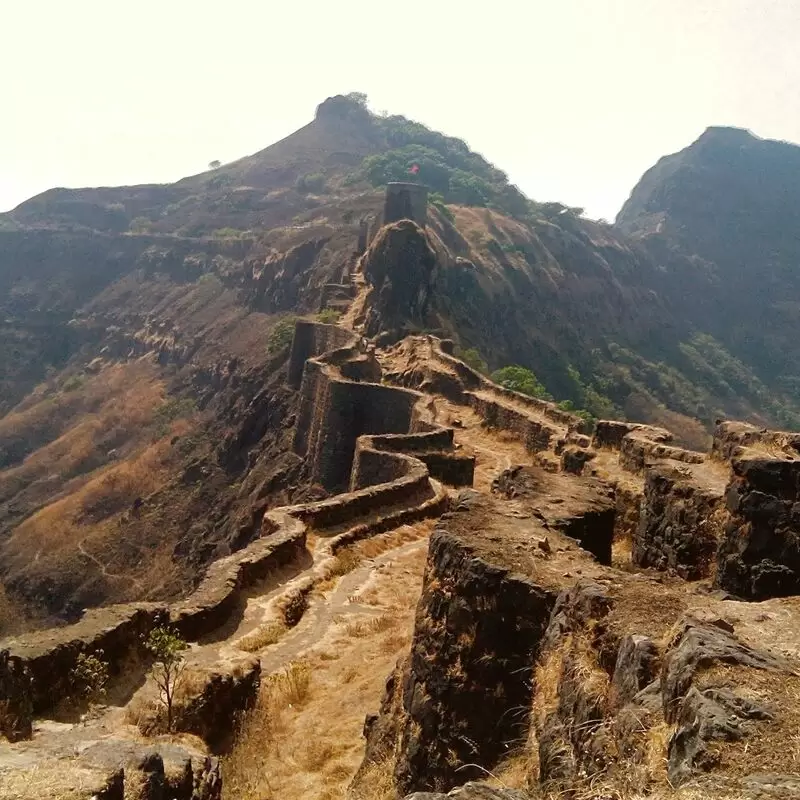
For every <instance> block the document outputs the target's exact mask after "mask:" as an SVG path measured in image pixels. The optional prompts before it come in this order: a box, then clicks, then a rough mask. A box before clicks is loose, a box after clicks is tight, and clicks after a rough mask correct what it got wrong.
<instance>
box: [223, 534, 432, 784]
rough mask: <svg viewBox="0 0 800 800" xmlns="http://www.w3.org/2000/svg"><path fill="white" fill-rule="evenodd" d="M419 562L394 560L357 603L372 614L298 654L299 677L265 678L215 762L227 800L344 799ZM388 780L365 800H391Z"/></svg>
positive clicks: (418, 555) (401, 648) (398, 646)
mask: <svg viewBox="0 0 800 800" xmlns="http://www.w3.org/2000/svg"><path fill="white" fill-rule="evenodd" d="M424 558H425V549H424V548H419V549H418V550H415V551H413V552H412V553H407V554H406V555H404V556H401V557H398V559H397V560H396V561H394V562H392V564H391V566H390V567H389V568H387V569H385V570H382V571H381V572H380V573H376V574H374V575H373V577H372V579H371V581H370V584H369V587H368V588H367V589H365V590H364V591H359V592H358V596H359V598H360V599H361V601H363V602H366V597H369V602H370V603H372V604H374V605H376V606H378V607H380V608H381V610H382V612H383V613H382V614H381V615H380V616H378V617H375V618H374V619H370V620H363V621H362V620H358V621H351V620H348V619H347V617H344V618H343V619H342V621H341V624H338V625H334V626H333V627H332V628H331V629H330V630H329V631H328V633H327V635H326V636H325V638H324V639H323V641H321V642H320V643H318V645H317V646H316V647H315V648H314V649H313V650H312V651H311V652H309V653H307V654H306V656H305V657H304V660H303V664H305V665H306V669H307V672H305V673H295V674H293V676H292V677H291V678H287V677H285V676H277V677H273V678H271V679H269V680H266V681H265V682H264V686H263V687H262V691H261V694H260V697H259V702H258V705H257V708H256V709H255V710H254V711H253V712H252V713H251V714H250V715H249V716H248V718H247V719H246V720H245V723H244V725H243V728H242V731H241V735H240V737H239V740H238V742H237V745H236V747H235V748H234V751H233V752H232V753H231V754H230V756H229V757H227V758H226V759H225V761H224V763H223V778H224V797H225V798H227V800H234V798H235V800H272V798H276V800H277V798H280V800H300V798H303V799H305V798H308V797H314V798H322V800H325V798H328V800H334V798H335V799H336V800H340V798H342V797H344V796H345V793H346V788H347V785H348V784H349V782H350V780H351V779H352V777H353V775H354V774H355V772H356V770H357V768H358V766H359V764H360V762H361V758H362V757H363V752H364V742H363V737H362V728H363V724H364V716H365V715H366V714H367V713H368V712H371V711H375V710H376V709H377V708H378V706H379V704H380V700H381V697H382V694H383V689H384V682H385V680H386V676H387V675H388V674H389V673H390V672H391V670H392V669H393V668H394V665H395V663H396V661H397V658H398V657H399V656H400V655H401V654H402V653H403V652H405V650H406V649H407V648H408V645H409V642H410V637H411V632H412V628H413V615H414V607H415V605H416V602H417V599H418V587H419V585H420V581H419V579H420V577H421V574H422V569H423V565H424ZM409 585H413V586H414V590H413V591H409ZM304 677H307V679H308V682H307V684H305V685H303V684H302V680H303V678H304ZM298 680H299V681H300V684H299V685H298ZM377 777H378V776H377V775H376V779H377ZM387 781H388V777H387V776H383V777H381V779H380V784H381V785H382V786H384V789H385V790H386V793H385V795H382V794H380V792H382V791H383V790H382V789H380V787H379V786H378V785H375V788H374V791H372V792H371V800H376V799H377V798H379V797H381V796H386V797H387V798H388V797H389V796H390V794H389V792H390V789H391V786H390V781H388V782H387Z"/></svg>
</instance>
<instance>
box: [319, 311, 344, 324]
mask: <svg viewBox="0 0 800 800" xmlns="http://www.w3.org/2000/svg"><path fill="white" fill-rule="evenodd" d="M341 316H342V315H341V314H340V313H339V312H338V311H337V310H336V309H335V308H324V309H323V310H322V311H320V312H319V314H317V322H324V323H325V324H326V325H335V324H336V323H337V322H338V321H339V317H341Z"/></svg>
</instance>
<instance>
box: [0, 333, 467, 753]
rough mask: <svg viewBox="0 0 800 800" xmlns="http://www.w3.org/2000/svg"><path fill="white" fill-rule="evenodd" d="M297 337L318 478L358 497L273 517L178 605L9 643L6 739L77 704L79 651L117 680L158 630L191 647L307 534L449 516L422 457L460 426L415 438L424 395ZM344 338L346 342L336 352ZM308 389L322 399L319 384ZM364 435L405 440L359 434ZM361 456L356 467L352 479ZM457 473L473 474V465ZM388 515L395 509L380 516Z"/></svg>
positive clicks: (133, 610) (331, 338) (332, 340)
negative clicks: (372, 377)
mask: <svg viewBox="0 0 800 800" xmlns="http://www.w3.org/2000/svg"><path fill="white" fill-rule="evenodd" d="M340 331H341V332H340ZM298 332H299V333H298V335H296V337H295V342H294V344H293V348H292V352H293V357H300V356H299V355H298V354H301V355H302V354H304V353H312V355H311V356H310V357H308V358H307V361H306V368H305V369H304V371H303V380H302V386H303V390H304V391H305V392H306V394H305V395H304V399H305V400H307V401H308V402H306V403H305V404H304V409H303V411H302V412H301V417H302V415H303V414H305V415H306V416H307V417H308V418H309V422H308V425H307V430H306V434H307V435H306V436H305V437H301V441H303V440H304V441H305V442H306V444H307V447H308V448H309V459H310V460H311V461H312V463H314V464H315V465H316V468H317V469H318V470H319V474H321V475H322V476H323V477H325V476H328V477H330V476H336V481H337V483H338V482H340V478H339V476H340V475H342V476H343V478H342V479H341V480H343V482H344V485H345V488H347V486H348V483H349V482H350V481H351V479H352V491H349V492H347V493H345V494H342V495H339V496H337V497H332V498H330V499H327V500H323V501H319V502H316V503H306V504H302V505H297V506H288V507H285V508H280V509H274V510H271V511H268V512H267V513H266V514H265V516H264V519H263V523H262V526H261V537H260V538H259V539H257V540H256V541H255V542H253V543H252V544H250V545H249V546H248V547H246V548H244V549H243V550H241V551H239V552H237V553H234V554H233V555H231V556H228V557H226V558H223V559H220V560H219V561H217V562H215V563H214V564H212V565H211V566H210V567H209V569H208V571H207V573H206V575H205V577H204V578H203V580H202V581H201V583H200V585H199V586H198V587H197V589H196V590H195V591H194V592H193V593H192V594H191V595H190V596H189V597H187V598H186V599H184V600H181V601H178V602H176V603H173V604H171V605H167V604H163V603H137V604H125V605H118V606H110V607H107V608H101V609H94V610H92V611H90V612H88V613H87V614H86V615H85V616H84V617H83V618H82V619H81V620H80V621H79V622H77V623H75V624H74V625H70V626H67V627H64V628H56V629H50V630H45V631H39V632H34V633H30V634H26V635H23V636H20V637H17V638H12V639H7V640H5V641H2V642H0V708H5V709H9V710H10V711H13V717H12V715H11V714H6V715H0V717H2V719H0V733H3V734H4V735H6V736H7V737H8V738H16V737H18V736H26V735H30V723H31V718H32V715H33V714H36V713H42V712H44V711H46V710H48V709H50V708H52V707H53V706H55V705H56V704H58V702H59V701H61V700H62V699H64V698H66V697H69V696H70V694H71V693H72V692H73V691H74V687H72V686H71V683H70V674H71V672H72V670H73V667H74V666H75V663H76V661H77V658H78V656H79V654H81V653H96V652H98V651H100V650H102V651H103V658H104V659H105V660H106V661H108V663H109V668H110V671H111V673H112V675H115V674H118V673H119V672H121V671H122V670H123V669H124V667H125V665H126V664H127V663H128V662H129V661H131V660H137V659H141V658H142V656H143V655H144V653H143V652H142V650H141V648H142V640H143V638H144V637H146V636H147V634H148V633H149V631H150V630H152V628H153V627H155V626H156V625H160V624H164V623H170V624H173V625H174V626H175V627H176V628H177V630H178V631H179V632H180V634H181V635H182V636H183V637H184V638H186V639H187V640H189V641H196V640H198V639H199V638H200V637H202V636H203V635H206V634H208V633H210V632H212V631H214V630H216V629H218V628H220V627H221V626H222V625H224V624H225V622H226V621H227V620H228V619H229V618H230V617H231V615H232V614H233V613H234V612H235V609H236V607H237V604H238V603H239V601H240V600H241V596H242V592H243V591H245V590H246V589H247V588H249V587H250V586H252V585H253V584H255V583H257V582H258V581H259V580H261V579H263V578H264V577H265V576H266V575H268V574H269V573H270V572H272V571H275V570H277V569H279V568H280V567H282V566H284V565H286V564H288V563H291V562H294V561H297V560H299V559H300V557H301V556H302V554H303V553H304V551H305V542H306V531H307V528H308V527H314V528H316V529H322V528H326V527H332V526H338V525H343V524H345V523H353V527H352V529H351V530H350V531H347V532H346V533H345V534H342V537H344V538H342V543H345V542H346V541H349V540H350V539H348V538H347V537H348V536H350V538H351V539H353V540H355V539H358V538H363V537H364V536H368V535H371V534H372V533H374V532H378V531H380V530H386V529H389V528H391V527H393V526H395V525H398V524H403V523H405V522H410V521H413V520H415V519H419V518H421V517H424V516H431V515H435V514H439V513H441V512H442V510H443V509H444V507H445V505H446V503H447V494H446V492H444V491H443V490H441V488H440V487H437V486H435V485H433V484H432V483H431V480H430V473H429V470H428V467H427V466H426V464H425V461H424V457H425V456H428V455H431V454H439V455H440V456H441V457H442V459H443V460H444V459H445V456H446V455H447V452H446V451H447V449H448V448H450V447H452V441H453V432H452V430H446V429H443V428H440V427H438V426H433V425H431V426H429V427H430V428H431V430H428V431H426V432H419V433H409V430H410V429H411V427H412V418H415V419H416V420H417V421H416V422H415V423H414V424H415V425H417V426H418V427H419V426H422V424H423V423H422V421H421V418H420V415H419V414H416V415H415V414H414V404H415V403H416V402H417V400H418V398H419V397H420V395H419V394H418V393H416V392H412V391H409V390H404V389H393V388H391V387H387V386H381V385H379V384H374V383H359V382H357V381H352V380H347V379H344V378H342V377H341V373H340V371H339V367H337V366H335V365H336V364H338V365H341V364H349V363H352V358H351V357H354V358H360V357H362V356H364V355H365V354H364V352H363V348H362V347H361V346H360V344H359V343H358V341H357V340H356V339H355V337H353V336H352V335H351V334H349V333H348V332H347V331H343V330H342V329H337V328H336V327H335V326H329V325H320V324H318V323H306V322H301V323H298ZM342 342H344V343H345V344H344V346H343V347H336V346H338V345H341V344H342ZM328 345H333V346H334V350H332V351H330V352H329V353H326V354H324V356H321V357H320V356H316V355H313V354H314V353H315V351H316V350H317V349H319V348H323V347H327V346H328ZM328 361H329V362H331V363H327V362H328ZM368 361H369V359H367V361H365V362H362V363H367V362H368ZM369 363H371V362H369ZM295 371H296V370H295ZM311 383H313V384H314V385H315V386H317V387H318V388H319V392H315V391H314V390H313V389H311V388H310V384H311ZM311 412H313V413H311ZM299 424H300V422H299V421H298V425H299ZM331 428H333V430H331ZM364 429H366V430H367V431H370V430H374V431H376V432H378V433H380V434H386V433H389V434H392V433H394V434H403V435H400V436H398V435H395V436H392V435H388V436H386V435H376V436H362V435H361V433H362V432H363V430H364ZM404 450H408V451H410V453H413V455H412V454H407V453H404V452H402V451H404ZM356 452H357V453H358V464H357V466H356V467H355V469H353V470H352V472H353V474H352V476H351V465H352V463H353V460H354V454H355V453H356ZM337 458H339V459H341V461H340V462H337ZM454 459H455V456H454ZM456 460H457V459H456ZM462 460H463V457H462ZM467 461H469V459H467ZM469 466H470V468H471V466H472V464H469ZM460 468H461V470H462V473H464V472H466V469H465V467H463V466H461V467H460ZM451 469H452V468H451ZM470 475H471V471H470ZM326 479H327V478H326ZM381 510H387V513H386V514H378V513H376V512H380V511H381ZM360 518H366V519H365V520H364V521H359V520H360Z"/></svg>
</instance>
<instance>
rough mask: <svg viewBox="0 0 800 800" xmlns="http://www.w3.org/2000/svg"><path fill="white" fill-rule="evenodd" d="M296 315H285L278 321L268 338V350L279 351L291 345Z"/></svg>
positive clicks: (271, 351)
mask: <svg viewBox="0 0 800 800" xmlns="http://www.w3.org/2000/svg"><path fill="white" fill-rule="evenodd" d="M296 321H297V318H296V317H284V318H283V319H282V320H281V321H280V322H278V323H277V324H276V325H275V327H274V328H273V329H272V330H271V331H270V333H269V339H268V340H267V350H268V351H269V352H270V353H277V352H279V351H280V350H284V349H285V348H287V347H289V345H290V344H291V343H292V339H293V338H294V324H295V322H296Z"/></svg>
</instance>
